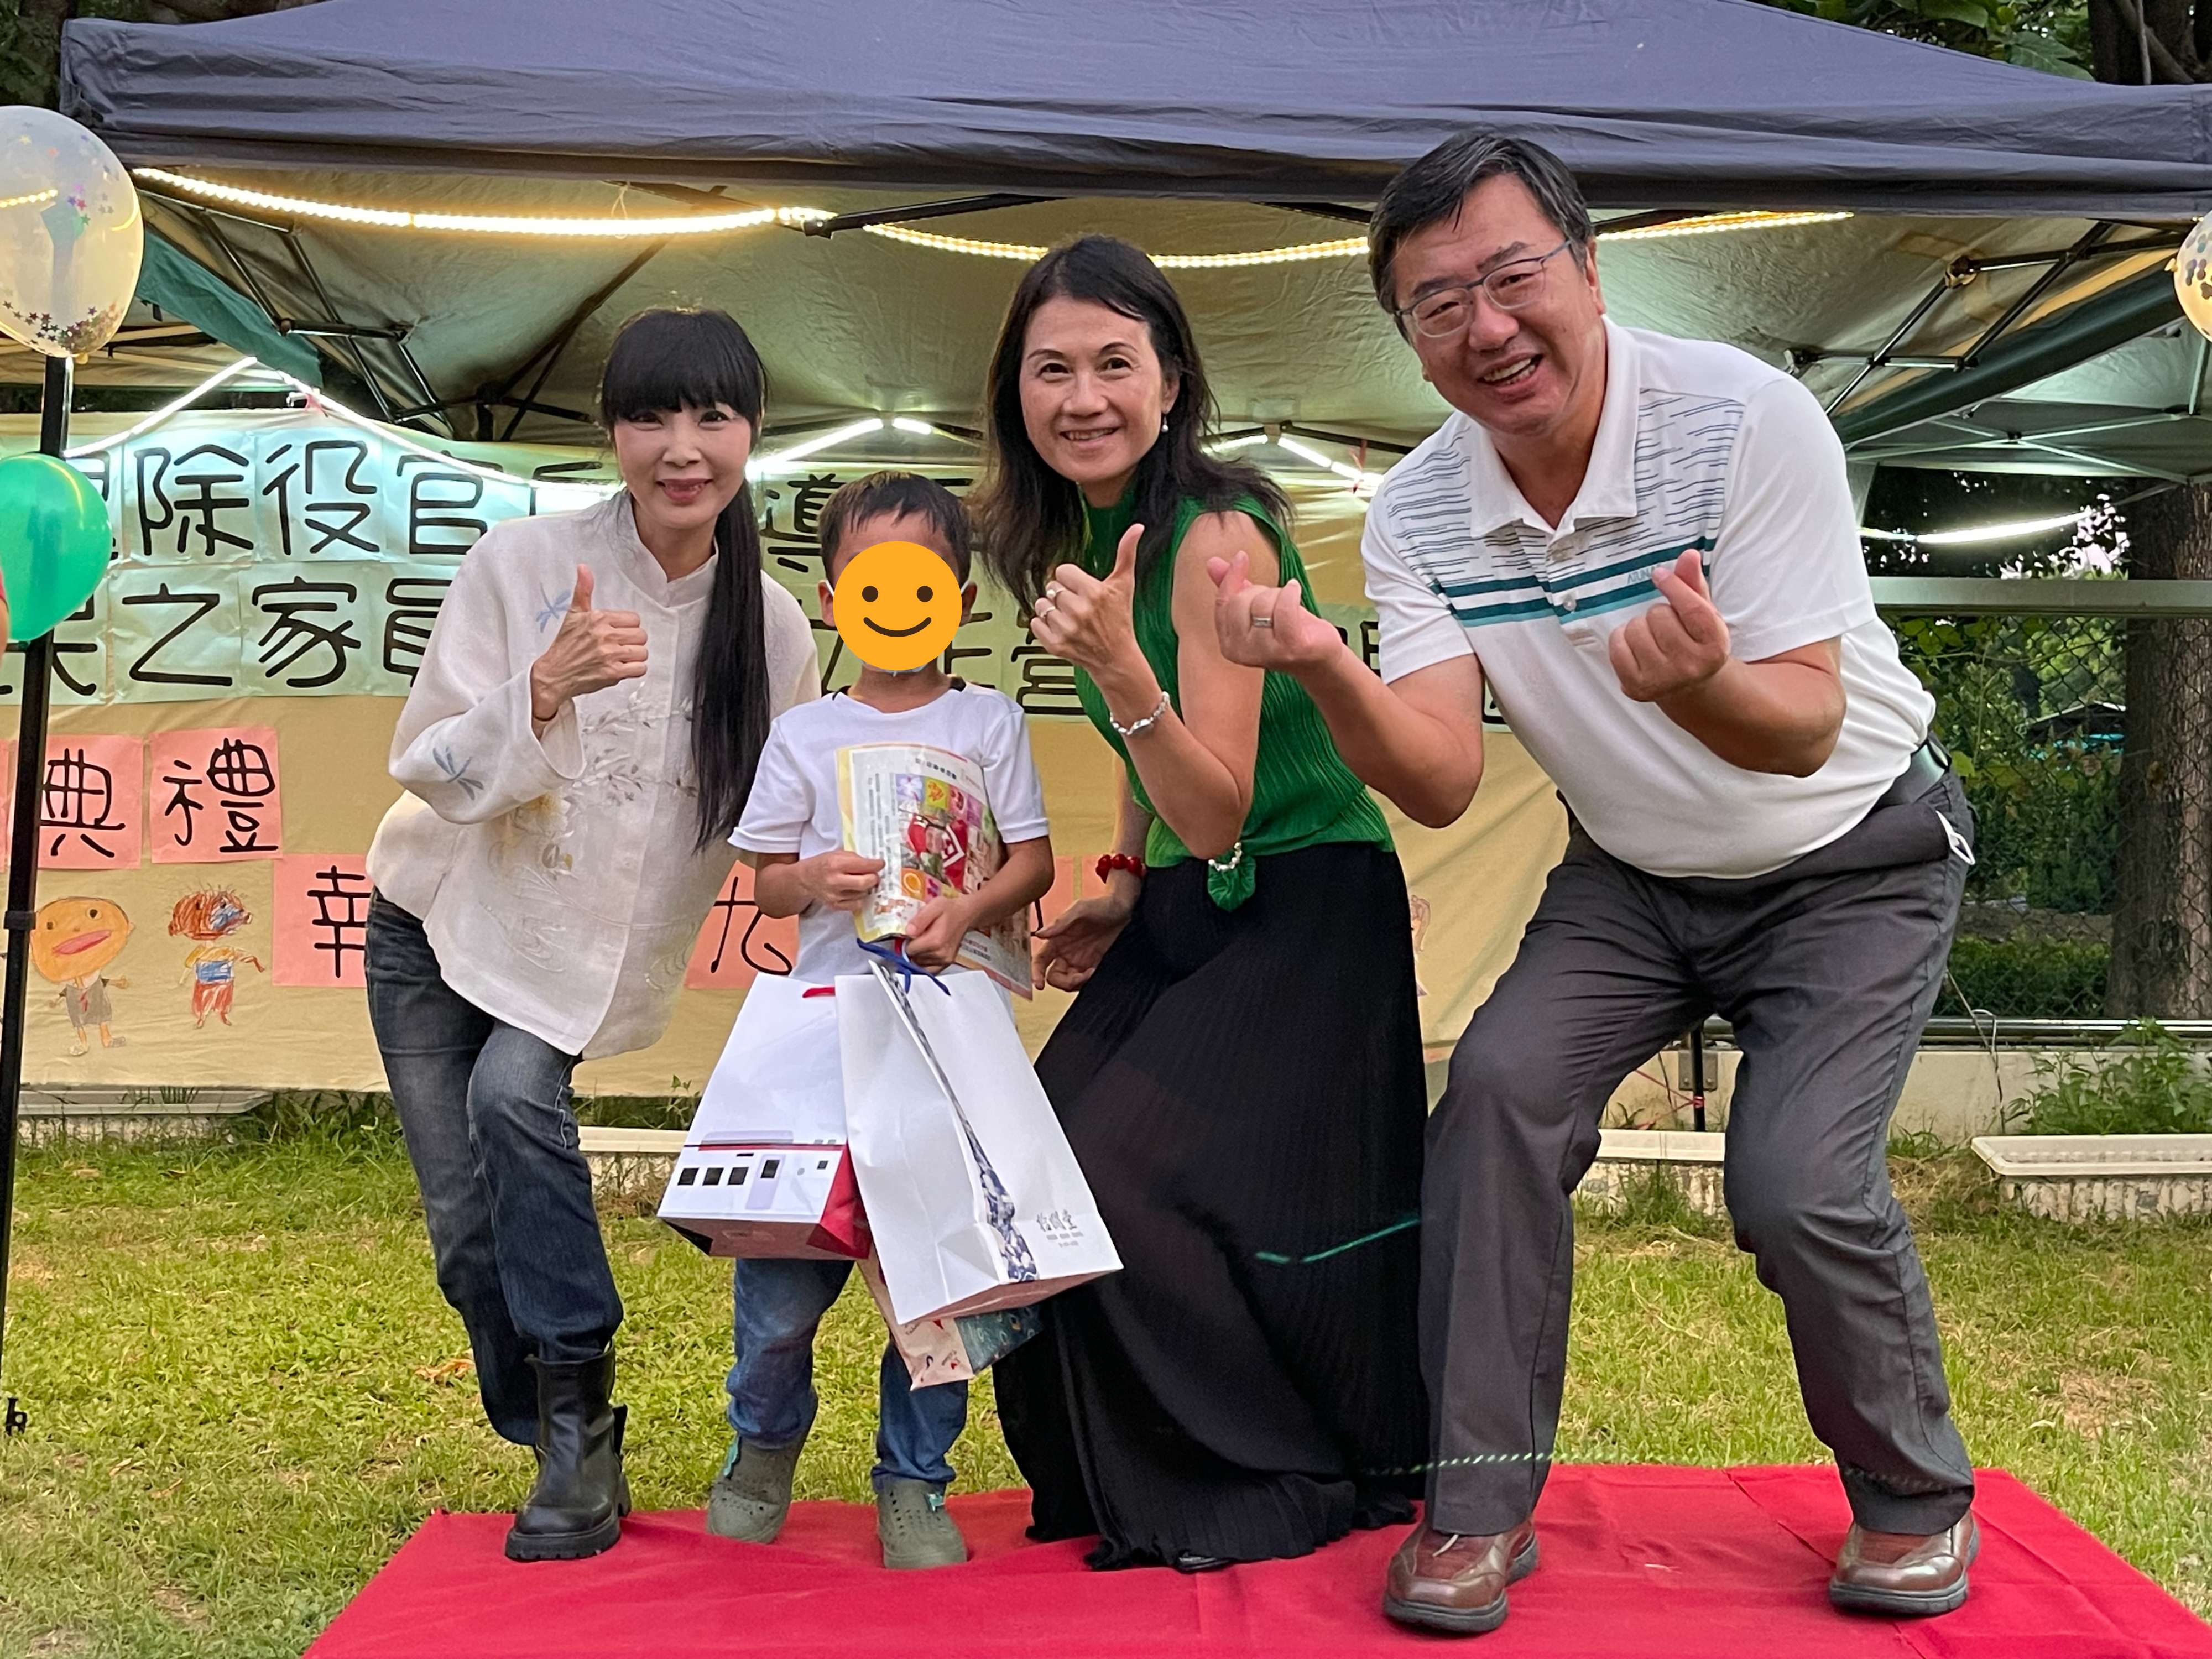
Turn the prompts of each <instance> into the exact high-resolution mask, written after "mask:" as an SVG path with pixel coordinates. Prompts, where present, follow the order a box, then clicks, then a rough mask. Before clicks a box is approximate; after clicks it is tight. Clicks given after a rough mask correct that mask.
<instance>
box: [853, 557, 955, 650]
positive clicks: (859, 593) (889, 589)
mask: <svg viewBox="0 0 2212 1659" xmlns="http://www.w3.org/2000/svg"><path fill="white" fill-rule="evenodd" d="M961 608H962V607H961V600H960V579H959V578H958V577H957V576H955V575H954V574H952V567H951V565H949V564H947V563H945V561H944V559H943V558H942V557H940V556H939V555H937V554H935V553H933V552H932V551H931V550H929V549H927V548H926V547H923V546H922V545H921V544H919V543H916V542H878V543H877V544H875V545H874V546H872V547H864V548H862V549H861V550H860V551H859V552H858V553H855V554H854V556H852V558H851V559H850V560H849V561H848V562H847V563H846V566H845V568H844V569H843V570H842V571H841V572H839V573H838V576H837V587H836V602H835V604H834V605H833V606H832V618H833V620H834V621H835V622H836V624H837V632H838V633H839V635H842V637H843V639H844V641H845V643H846V645H847V646H848V647H850V648H851V650H852V653H853V654H854V656H856V657H858V658H859V659H860V660H861V661H862V662H864V663H866V664H867V665H869V666H870V667H871V668H881V669H886V670H888V671H891V672H893V673H899V672H902V671H905V670H907V669H909V668H919V667H921V665H923V664H924V663H926V662H927V661H929V660H930V659H931V658H933V657H935V656H937V655H938V654H939V653H941V652H942V651H943V650H944V649H945V647H946V646H948V645H950V644H951V643H952V636H953V635H955V634H957V633H958V632H959V631H960V611H961Z"/></svg>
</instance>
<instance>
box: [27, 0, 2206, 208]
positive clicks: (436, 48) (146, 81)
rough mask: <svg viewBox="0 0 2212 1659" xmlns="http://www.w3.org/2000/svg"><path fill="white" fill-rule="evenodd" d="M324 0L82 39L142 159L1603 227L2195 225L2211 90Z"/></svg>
mask: <svg viewBox="0 0 2212 1659" xmlns="http://www.w3.org/2000/svg"><path fill="white" fill-rule="evenodd" d="M826 21H827V20H826V19H825V18H824V17H823V15H821V14H819V13H816V12H813V11H811V10H810V9H806V8H804V7H793V6H790V5H788V4H786V3H782V0H629V3H628V4H626V5H624V6H623V8H622V9H621V10H620V13H619V26H618V27H617V23H616V18H615V15H613V14H610V12H609V11H608V9H607V8H606V7H605V6H604V5H602V4H599V3H596V0H470V3H468V4H466V5H454V4H453V3H451V0H325V3H323V4H320V5H315V6H309V7H307V8H304V9H297V10H291V11H284V12H279V13H276V14H274V15H268V16H264V17H258V18H254V19H251V20H247V21H240V22H236V23H224V24H217V25H212V26H207V27H194V28H187V29H173V28H161V27H148V26H136V27H134V26H130V25H124V24H117V23H109V22H101V21H77V22H73V23H71V24H70V26H69V29H68V33H67V37H66V48H65V55H64V61H63V66H62V67H63V93H62V98H63V101H62V107H63V110H64V113H67V114H69V115H71V116H73V117H75V118H76V119H78V120H80V121H82V122H84V123H85V124H86V125H88V126H89V127H91V128H92V129H93V130H94V131H97V132H99V133H100V134H101V136H102V137H105V138H106V139H107V140H108V142H109V143H111V144H112V146H113V147H114V148H115V149H116V151H117V152H118V154H119V155H122V156H123V157H124V158H125V160H126V161H200V162H222V163H228V164H240V165H251V166H256V167H270V166H274V167H343V168H374V169H392V168H403V169H410V170H428V169H443V170H450V171H458V172H465V173H490V172H500V173H531V174H536V175H544V174H551V173H565V174H568V175H570V176H577V177H599V178H605V177H617V178H626V179H714V180H726V179H747V180H750V181H753V182H757V183H777V184H786V185H807V186H809V187H811V188H814V189H817V190H818V189H824V188H829V187H832V186H837V185H843V186H863V187H865V186H872V185H892V186H904V187H915V186H920V187H929V188H936V187H944V186H964V185H975V184H977V183H978V182H980V181H988V182H989V183H990V184H991V185H992V186H993V187H994V188H996V189H1000V190H1020V191H1051V192H1054V193H1059V194H1065V193H1079V192H1093V191H1101V190H1111V191H1115V192H1116V193H1121V194H1127V195H1145V196H1181V197H1192V196H1201V197H1243V198H1248V199H1255V200H1267V199H1278V198H1279V199H1295V200H1333V199H1336V198H1338V197H1352V198H1354V199H1361V198H1367V197H1372V196H1373V195H1374V193H1375V192H1376V190H1378V189H1379V188H1380V187H1381V185H1383V181H1384V180H1385V179H1388V178H1389V175H1390V173H1392V172H1393V171H1395V169H1396V168H1397V167H1400V166H1401V165H1403V164H1404V163H1405V162H1406V161H1409V160H1410V159H1412V158H1413V156H1415V155H1419V154H1420V153H1421V152H1422V151H1423V150H1425V149H1428V148H1429V147H1430V146H1431V145H1432V144H1434V143H1437V141H1438V140H1439V139H1441V138H1443V137H1445V136H1446V135H1448V134H1449V132H1451V131H1454V130H1455V129H1456V128H1458V127H1461V126H1464V125H1468V124H1469V123H1472V122H1485V123H1490V124H1494V125H1500V126H1504V127H1507V128H1510V129H1511V130H1513V131H1517V132H1521V133H1522V134H1525V135H1526V136H1527V137H1531V138H1534V139H1537V140H1539V141H1541V142H1542V143H1546V144H1547V145H1549V146H1550V147H1552V148H1553V149H1556V150H1557V151H1559V154H1560V155H1564V156H1565V158H1566V159H1567V161H1569V162H1570V163H1571V164H1572V165H1573V166H1574V167H1575V168H1576V169H1577V171H1578V172H1579V173H1581V174H1582V176H1583V179H1584V181H1585V184H1586V185H1587V187H1588V189H1589V191H1590V194H1591V196H1592V197H1593V199H1594V200H1596V201H1598V202H1600V203H1602V204H1608V205H1613V206H1627V205H1639V206H1654V207H1666V208H1680V207H1692V206H1696V207H1759V206H1771V205H1774V204H1778V203H1779V204H1786V205H1790V206H1831V205H1832V206H1844V207H1851V208H1857V209H1861V210H1881V211H1902V212H1915V213H2001V214H2006V215H2020V214H2045V215H2051V214H2056V215H2079V216H2087V215H2106V214H2118V215H2124V216H2135V215H2159V216H2167V215H2176V214H2185V215H2189V216H2195V215H2197V214H2198V213H2202V212H2203V211H2204V210H2206V209H2207V208H2208V207H2212V175H2208V171H2207V167H2206V163H2207V161H2212V148H2208V145H2212V140H2208V136H2207V133H2206V131H2205V125H2204V122H2203V113H2202V112H2203V111H2204V109H2205V108H2206V104H2205V102H2204V98H2203V94H2201V93H2200V91H2199V90H2198V89H2197V88H2180V87H2158V88H2142V89H2127V90H2118V89H2115V88H2109V87H2098V86H2093V85H2089V84H2086V83H2081V82H2071V81H2068V80H2065V79H2063V78H2060V77H2057V76H2039V75H2035V74H2033V73H2027V72H2023V71H2021V70H2015V69H2011V68H2008V67H2007V66H2005V65H2002V64H1995V63H1990V62H1985V61H1984V60H1982V59H1979V58H1970V57H1966V56H1963V55H1961V54H1959V53H1956V52H1944V51H1942V50H1940V49H1937V48H1935V47H1929V46H1918V45H1915V44H1913V43H1911V42H1908V41H1904V40H1896V39H1893V38H1892V37H1890V36H1887V35H1882V34H1877V33H1869V32H1868V31H1865V30H1863V29H1857V28H1850V27H1844V26H1843V25H1839V24H1829V23H1824V22H1821V21H1817V20H1814V19H1811V18H1807V17H1802V16H1799V15H1795V14H1792V13H1789V12H1784V11H1779V10H1776V9H1771V8H1769V7H1765V6H1761V5H1756V4H1753V3H1751V0H1393V3H1386V4H1376V3H1375V0H1300V3H1299V4H1298V5H1297V6H1296V7H1295V8H1285V7H1282V6H1276V5H1258V4H1253V3H1249V0H1216V3H1210V4H1206V5H1191V4H1188V3H1186V0H1104V3H1099V0H1081V3H1066V0H1062V3H1054V4H1047V5H1041V6H1025V7H1018V8H1017V7H1010V6H1007V5H1006V4H1004V3H1002V0H939V3H937V4H933V5H926V6H923V5H915V4H913V3H911V0H845V3H841V4H840V5H839V6H838V7H837V8H836V14H835V26H834V27H824V24H825V22H826Z"/></svg>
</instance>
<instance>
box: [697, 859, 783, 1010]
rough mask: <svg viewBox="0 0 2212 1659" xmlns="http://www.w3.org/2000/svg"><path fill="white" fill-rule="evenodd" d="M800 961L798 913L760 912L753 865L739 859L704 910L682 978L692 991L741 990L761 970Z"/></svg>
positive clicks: (780, 969) (780, 968)
mask: <svg viewBox="0 0 2212 1659" xmlns="http://www.w3.org/2000/svg"><path fill="white" fill-rule="evenodd" d="M798 960H799V918H798V917H796V916H764V915H761V913H760V911H759V909H758V908H756V907H755V905H754V903H753V872H752V869H751V866H749V865H747V864H745V863H744V862H742V861H740V862H738V864H735V865H733V866H731V870H730V878H729V879H728V880H727V881H726V882H724V883H723V884H722V890H721V893H720V896H719V897H717V898H716V899H715V901H714V908H712V909H711V910H709V911H708V912H707V923H706V926H705V927H702V928H700V930H699V937H698V939H696V941H695V942H694V943H693V945H692V946H691V961H690V966H689V967H687V968H686V969H684V984H685V985H687V986H689V987H691V988H692V989H693V990H695V991H696V990H718V991H742V990H744V988H745V987H747V986H748V985H750V984H751V983H752V982H753V981H755V980H756V979H757V978H759V977H760V975H763V974H777V975H781V974H787V973H789V972H790V971H791V969H792V964H793V963H795V962H797V961H798Z"/></svg>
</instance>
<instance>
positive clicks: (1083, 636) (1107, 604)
mask: <svg viewBox="0 0 2212 1659" xmlns="http://www.w3.org/2000/svg"><path fill="white" fill-rule="evenodd" d="M1144 533H1145V526H1142V525H1140V524H1133V525H1131V526H1129V528H1128V529H1127V531H1126V532H1123V534H1122V537H1121V544H1120V545H1119V546H1118V547H1116V548H1115V550H1114V568H1113V569H1111V570H1109V571H1108V572H1107V573H1106V574H1105V575H1104V576H1103V577H1100V576H1093V575H1091V574H1089V573H1088V572H1086V571H1085V570H1083V569H1081V568H1079V567H1078V566H1075V565H1072V564H1064V565H1061V566H1060V568H1057V569H1056V570H1054V572H1053V573H1052V580H1050V581H1048V582H1047V583H1046V584H1045V589H1044V592H1043V594H1042V596H1041V597H1040V598H1039V599H1038V600H1037V602H1036V608H1035V610H1034V611H1033V612H1032V613H1031V615H1030V633H1031V634H1032V635H1035V636H1036V642H1037V643H1038V644H1039V645H1041V646H1042V647H1044V648H1045V649H1046V650H1048V651H1049V652H1051V653H1053V655H1054V656H1055V657H1063V658H1065V659H1066V660H1068V661H1069V662H1072V663H1073V664H1074V665H1076V666H1077V667H1078V668H1080V669H1082V670H1084V671H1085V672H1087V673H1088V674H1089V675H1090V676H1091V678H1093V679H1094V680H1096V679H1103V678H1106V677H1107V676H1108V675H1109V674H1111V673H1112V672H1113V671H1114V670H1115V668H1116V667H1119V666H1123V665H1128V664H1129V662H1130V659H1132V658H1134V657H1139V656H1140V655H1141V653H1139V650H1138V647H1137V625H1136V622H1135V606H1136V599H1137V543H1138V542H1139V540H1140V539H1142V538H1143V536H1144ZM1146 672H1147V673H1149V669H1147V670H1146Z"/></svg>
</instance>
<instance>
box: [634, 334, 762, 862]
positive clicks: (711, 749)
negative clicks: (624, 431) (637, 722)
mask: <svg viewBox="0 0 2212 1659" xmlns="http://www.w3.org/2000/svg"><path fill="white" fill-rule="evenodd" d="M766 388H767V375H766V374H765V373H764V371H763V369H762V368H761V360H760V354H759V353H758V352H757V351H756V350H754V349H753V343H752V341H751V340H750V339H749V338H747V337H746V335H745V331H744V329H742V328H740V327H739V326H738V322H737V319H735V318H733V317H732V316H731V315H730V314H729V313H727V312H726V311H677V310H656V311H641V312H640V313H638V314H637V315H636V316H635V317H633V318H631V319H629V321H628V322H626V323H624V324H623V325H622V329H621V331H619V332H618V333H617V334H616V336H615V341H614V344H613V346H612V347H611V348H610V349H609V350H608V352H607V366H606V370H605V374H603V375H602V376H601V377H600V380H599V418H600V419H601V420H603V421H605V422H606V423H607V425H608V426H609V428H612V426H613V424H614V422H617V421H622V420H631V419H635V418H636V417H637V416H641V415H646V414H651V413H653V412H655V411H658V410H671V409H708V408H711V407H712V406H713V405H714V404H728V405H729V406H730V407H731V408H732V409H733V410H736V411H737V412H738V414H739V415H740V416H743V417H744V420H745V421H746V422H747V423H748V424H749V425H750V426H751V428H752V429H753V436H754V438H755V439H756V440H757V439H758V438H759V436H760V428H761V410H762V409H763V405H764V404H765V403H766V400H767V390H766ZM714 554H715V559H714V588H713V591H712V592H711V593H710V594H709V596H708V600H707V627H706V632H705V636H704V637H703V638H702V640H701V641H699V660H698V665H697V667H696V669H695V670H694V671H693V674H692V680H691V769H692V773H693V775H694V776H696V778H697V780H698V784H699V842H698V845H699V847H700V848H701V849H702V850H703V849H705V848H708V847H709V846H711V845H712V844H714V842H718V841H722V840H725V839H726V838H727V836H729V833H730V831H731V830H732V829H736V828H737V827H738V817H739V816H740V815H741V814H742V813H743V812H744V810H745V797H746V796H747V795H749V794H750V793H752V787H753V773H754V770H755V769H757V767H758V766H759V764H760V751H761V747H762V745H763V744H765V743H766V742H767V741H768V723H769V685H768V606H767V603H766V601H765V599H764V597H763V592H762V588H761V580H762V578H761V542H760V526H759V525H758V524H757V523H756V522H755V520H754V519H753V492H752V486H751V485H750V484H744V485H740V486H739V488H738V493H737V495H735V496H734V497H732V500H731V501H730V504H729V506H727V507H725V508H723V509H722V516H721V517H720V519H719V520H716V521H715V525H714Z"/></svg>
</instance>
